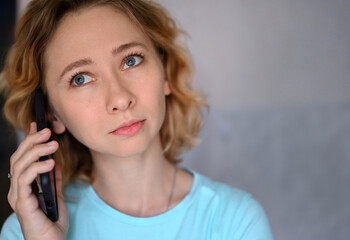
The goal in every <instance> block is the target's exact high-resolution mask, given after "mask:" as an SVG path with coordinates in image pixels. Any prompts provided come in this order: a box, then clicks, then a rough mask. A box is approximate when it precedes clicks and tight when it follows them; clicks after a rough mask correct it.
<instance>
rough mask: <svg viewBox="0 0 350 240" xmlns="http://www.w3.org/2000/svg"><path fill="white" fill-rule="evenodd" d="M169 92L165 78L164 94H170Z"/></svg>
mask: <svg viewBox="0 0 350 240" xmlns="http://www.w3.org/2000/svg"><path fill="white" fill-rule="evenodd" d="M170 93H171V89H170V86H169V82H168V80H167V79H165V81H164V95H165V96H168V95H170Z"/></svg>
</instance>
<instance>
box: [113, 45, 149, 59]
mask: <svg viewBox="0 0 350 240" xmlns="http://www.w3.org/2000/svg"><path fill="white" fill-rule="evenodd" d="M132 47H142V48H144V49H145V50H147V51H148V48H147V47H146V45H145V44H143V43H140V42H130V43H126V44H122V45H120V46H119V47H118V48H113V49H112V55H113V56H114V57H115V56H117V55H118V54H120V53H122V52H124V51H126V50H128V49H129V48H132Z"/></svg>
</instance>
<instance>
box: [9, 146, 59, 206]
mask: <svg viewBox="0 0 350 240" xmlns="http://www.w3.org/2000/svg"><path fill="white" fill-rule="evenodd" d="M52 143H53V144H52V145H51V146H48V145H50V143H45V144H40V145H37V146H35V148H33V149H32V151H30V152H27V153H26V154H25V156H23V157H22V158H21V159H20V160H18V161H17V162H15V164H14V165H13V166H11V168H12V172H13V173H12V178H11V184H10V191H9V194H8V200H9V202H10V201H15V199H17V195H18V178H19V176H21V174H22V173H23V172H24V171H25V170H26V169H27V168H28V167H29V166H30V165H31V164H33V162H35V161H37V160H38V159H39V157H40V156H45V155H49V154H51V153H53V152H55V151H56V150H57V148H58V143H57V142H56V141H53V142H52ZM35 151H36V153H35ZM11 206H12V205H11Z"/></svg>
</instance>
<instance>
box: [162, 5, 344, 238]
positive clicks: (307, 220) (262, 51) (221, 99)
mask: <svg viewBox="0 0 350 240" xmlns="http://www.w3.org/2000/svg"><path fill="white" fill-rule="evenodd" d="M158 2H160V3H162V4H163V5H165V6H166V7H167V8H168V9H169V11H170V12H171V13H172V15H173V16H174V17H175V18H176V19H177V20H178V22H179V24H180V26H181V27H182V28H183V29H185V30H186V31H187V32H188V34H189V39H188V43H189V44H188V45H189V48H190V50H191V52H192V53H193V58H194V62H195V67H196V73H195V79H194V82H195V86H196V87H197V88H198V89H200V90H202V91H204V92H205V93H206V94H207V95H208V100H209V103H210V105H211V110H210V112H209V114H206V115H205V124H204V129H203V130H202V132H201V138H202V144H201V145H199V146H197V147H195V148H194V149H193V150H192V151H191V152H189V153H186V154H184V155H183V158H184V163H183V165H184V166H187V167H191V168H193V169H195V170H197V171H199V172H201V173H203V174H206V175H208V176H210V177H211V178H213V179H215V180H220V181H223V182H226V183H228V184H230V185H232V186H235V187H238V188H242V189H244V190H246V191H248V192H250V193H252V194H253V195H254V196H255V197H256V198H257V199H258V200H259V201H260V202H261V203H262V205H263V206H264V207H265V210H266V212H267V214H268V216H269V219H270V222H271V226H272V230H273V232H274V235H275V237H276V239H284V240H289V239H290V240H292V239H293V240H294V239H318V240H323V239H324V240H326V239H327V240H329V239H332V240H333V239H344V240H345V239H349V238H350V229H349V224H350V206H349V202H350V191H349V190H348V189H349V187H348V185H349V183H350V162H349V158H350V148H349V143H350V94H349V90H350V77H349V76H350V14H349V13H350V1H349V0H344V1H341V0H333V1H329V0H309V1H296V0H279V1H277V0H265V1H257V0H255V1H254V0H244V1H243V0H241V1H237V0H236V1H234V0H217V1H210V0H191V1H188V0H177V1H171V0H158Z"/></svg>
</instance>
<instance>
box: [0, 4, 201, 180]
mask: <svg viewBox="0 0 350 240" xmlns="http://www.w3.org/2000/svg"><path fill="white" fill-rule="evenodd" d="M97 5H108V6H111V7H114V8H117V9H119V10H121V11H123V12H124V13H125V14H126V15H127V16H128V17H129V18H130V19H131V21H133V22H134V23H136V24H137V25H138V26H139V28H140V29H141V30H143V32H144V33H145V34H146V35H147V36H148V37H149V38H150V39H151V40H152V42H153V44H154V47H155V49H156V50H157V51H158V53H159V56H160V57H161V59H162V61H163V64H164V68H165V70H166V74H167V79H168V82H169V85H170V88H171V94H170V95H169V96H167V97H166V109H167V110H166V116H165V120H164V123H163V126H162V128H161V130H160V138H161V143H162V147H163V151H164V156H165V157H166V158H167V159H168V160H169V161H170V162H173V163H177V162H179V161H180V160H179V159H178V158H177V157H178V155H179V154H180V153H182V152H183V151H185V150H187V149H189V148H191V147H192V146H193V145H194V144H195V143H196V139H197V135H198V132H199V130H200V128H201V125H202V112H201V110H202V107H207V104H206V102H205V101H204V98H203V97H202V95H201V94H200V93H198V92H196V91H194V90H193V88H192V85H191V77H192V69H191V61H190V57H189V53H188V51H187V50H186V49H185V48H184V47H182V46H181V44H179V41H178V40H179V36H180V35H181V34H182V33H183V32H182V31H181V30H179V29H178V28H177V26H176V24H175V22H174V21H173V19H172V18H171V17H170V16H169V14H168V13H167V11H166V10H164V9H163V8H162V7H161V6H159V5H158V4H156V3H153V2H149V1H142V0H34V1H32V2H30V3H29V5H28V6H27V9H26V11H25V13H24V15H23V16H22V17H21V19H20V20H19V22H18V25H17V28H16V34H15V43H14V45H13V46H12V48H11V49H10V51H9V53H8V56H7V59H6V63H5V67H4V70H3V72H2V73H1V82H0V88H1V89H2V90H3V93H4V94H5V96H6V102H5V106H4V113H5V116H6V118H7V119H8V120H9V122H10V123H11V124H12V125H13V126H14V127H16V128H18V129H21V130H23V131H24V132H27V133H28V131H29V125H30V122H33V121H35V115H34V113H35V111H34V104H33V102H34V92H35V89H36V88H38V87H42V86H44V84H43V81H44V79H43V77H42V73H43V54H44V52H45V48H46V46H47V44H48V42H49V41H50V39H51V37H52V35H53V33H54V32H55V30H56V28H57V26H58V24H59V22H60V20H61V19H62V17H63V16H64V15H66V14H67V13H71V12H75V11H78V10H80V9H83V8H86V7H93V6H97ZM43 90H44V91H45V89H43ZM47 105H48V104H47ZM52 138H53V139H55V140H57V141H58V143H59V146H60V147H59V149H58V150H57V152H56V153H55V154H54V159H55V160H56V162H57V163H58V164H59V165H60V166H61V168H62V173H63V183H64V185H65V184H66V183H67V182H69V181H70V180H74V179H80V180H87V181H91V180H92V179H91V171H92V159H91V154H90V152H89V150H88V148H87V147H85V146H84V145H83V144H81V143H80V142H78V141H77V140H76V139H75V138H74V137H73V136H72V135H71V134H70V133H69V132H68V131H66V132H65V133H63V134H60V135H57V134H55V133H52Z"/></svg>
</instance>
